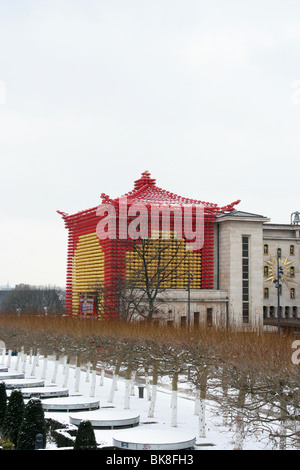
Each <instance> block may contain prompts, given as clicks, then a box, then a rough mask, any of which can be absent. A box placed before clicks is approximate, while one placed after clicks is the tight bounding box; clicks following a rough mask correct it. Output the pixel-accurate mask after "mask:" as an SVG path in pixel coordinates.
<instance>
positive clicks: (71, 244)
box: [57, 171, 240, 317]
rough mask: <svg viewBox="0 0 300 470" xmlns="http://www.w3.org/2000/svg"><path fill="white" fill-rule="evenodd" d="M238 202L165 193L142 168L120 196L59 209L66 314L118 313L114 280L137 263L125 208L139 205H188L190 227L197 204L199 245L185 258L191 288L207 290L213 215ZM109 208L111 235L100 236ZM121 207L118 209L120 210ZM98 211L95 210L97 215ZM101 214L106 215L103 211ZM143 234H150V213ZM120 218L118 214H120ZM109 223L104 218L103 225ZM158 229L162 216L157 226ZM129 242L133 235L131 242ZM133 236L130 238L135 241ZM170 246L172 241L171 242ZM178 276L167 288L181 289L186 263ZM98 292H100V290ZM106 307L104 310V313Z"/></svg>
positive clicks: (210, 282) (211, 261)
mask: <svg viewBox="0 0 300 470" xmlns="http://www.w3.org/2000/svg"><path fill="white" fill-rule="evenodd" d="M124 200H126V210H127V211H128V213H126V220H125V223H124V217H123V215H122V214H123V213H124V211H123V208H122V203H123V201H124ZM239 202H240V201H235V202H233V203H231V204H228V205H226V206H223V207H219V206H218V205H217V204H213V203H208V202H204V201H199V200H195V199H189V198H185V197H182V196H179V195H177V194H175V193H172V192H169V191H167V190H164V189H162V188H159V187H158V186H157V185H156V180H155V179H153V178H151V175H150V173H149V172H147V171H145V172H144V173H142V175H141V177H140V178H139V179H138V180H136V181H135V182H134V188H133V190H132V191H130V192H128V193H127V194H125V195H124V196H122V197H119V198H116V199H111V198H110V197H109V196H107V195H105V194H104V193H102V194H101V204H100V205H98V206H96V207H93V208H91V209H87V210H84V211H81V212H78V213H76V214H72V215H69V214H66V213H64V212H61V211H57V212H58V213H59V214H61V216H62V218H63V220H64V222H65V227H66V228H67V230H68V256H67V280H66V313H67V314H70V315H71V314H73V315H77V314H79V315H80V314H81V315H92V316H100V317H107V316H108V317H117V316H118V294H117V291H118V285H119V283H120V281H125V280H126V277H127V276H128V273H129V271H132V269H133V268H134V267H135V266H138V264H139V261H138V260H137V259H136V258H135V254H134V251H133V250H132V248H131V247H130V243H126V240H128V241H129V235H128V231H127V229H128V228H129V225H130V223H131V222H132V220H133V217H132V216H128V214H129V213H130V208H131V209H132V208H133V207H137V208H138V207H139V206H140V207H143V208H146V209H147V210H148V211H150V209H151V208H153V207H157V208H161V207H166V206H168V207H169V208H171V209H172V208H173V207H177V208H178V207H179V208H181V209H182V210H184V209H185V208H188V207H189V208H190V209H191V214H192V217H193V222H192V224H193V227H194V228H195V217H196V213H197V208H199V207H200V206H201V207H202V214H203V220H202V222H203V224H204V225H203V228H204V233H203V235H204V239H203V244H202V246H201V248H197V247H196V249H192V250H190V251H191V253H190V256H189V258H188V263H189V266H190V268H191V270H192V272H193V273H194V278H193V283H192V285H191V288H193V289H212V288H213V285H214V221H215V217H216V215H217V214H220V213H224V212H231V211H232V210H233V209H234V206H235V205H236V204H238V203H239ZM110 208H111V209H112V213H113V215H114V216H115V220H113V221H112V219H110V220H111V221H112V227H113V229H114V235H115V236H113V237H112V236H109V235H110V234H111V232H107V236H106V238H104V237H103V238H99V222H101V221H102V222H103V223H104V222H106V219H105V217H106V216H107V211H106V209H110ZM122 211H123V212H122ZM99 214H100V215H99ZM104 214H105V215H104ZM148 214H149V225H148V231H149V232H148V235H149V234H150V229H151V222H150V212H148ZM122 217H123V218H122ZM107 221H108V222H109V219H107ZM107 225H109V223H108V224H107ZM161 229H162V225H161V221H160V222H159V230H161ZM170 231H171V232H174V231H175V218H174V214H173V213H171V217H170ZM130 242H131V243H132V240H131V241H130ZM139 242H140V240H138V239H137V240H135V241H133V243H139ZM181 242H182V250H185V249H186V246H185V245H186V242H187V240H186V237H184V236H183V237H182V239H181ZM174 243H175V241H174ZM170 250H171V251H172V246H171V245H170ZM180 269H181V270H182V273H181V274H182V275H180V276H178V278H177V280H175V281H174V282H172V283H171V284H170V285H169V286H168V288H173V289H183V288H184V287H185V284H186V276H185V272H187V265H186V264H184V263H183V264H181V266H180ZM99 283H101V285H102V286H103V296H104V297H105V299H104V303H105V306H106V308H105V311H104V310H103V305H104V304H103V302H100V301H99V290H97V288H95V286H96V285H97V284H99ZM101 295H102V294H101ZM102 300H103V299H102ZM108 312H109V313H108Z"/></svg>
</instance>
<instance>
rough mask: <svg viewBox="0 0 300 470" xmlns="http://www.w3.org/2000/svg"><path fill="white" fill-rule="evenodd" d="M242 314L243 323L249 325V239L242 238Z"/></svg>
mask: <svg viewBox="0 0 300 470" xmlns="http://www.w3.org/2000/svg"><path fill="white" fill-rule="evenodd" d="M242 281H243V288H242V305H243V307H242V314H243V323H249V237H246V236H243V237H242Z"/></svg>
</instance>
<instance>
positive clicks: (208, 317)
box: [206, 308, 212, 326]
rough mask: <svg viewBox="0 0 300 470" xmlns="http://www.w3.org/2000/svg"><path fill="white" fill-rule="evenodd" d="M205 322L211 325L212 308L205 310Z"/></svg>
mask: <svg viewBox="0 0 300 470" xmlns="http://www.w3.org/2000/svg"><path fill="white" fill-rule="evenodd" d="M206 324H207V326H212V308H208V309H207V310H206Z"/></svg>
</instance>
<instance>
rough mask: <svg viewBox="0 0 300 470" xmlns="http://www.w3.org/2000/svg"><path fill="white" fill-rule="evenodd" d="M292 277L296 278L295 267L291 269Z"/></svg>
mask: <svg viewBox="0 0 300 470" xmlns="http://www.w3.org/2000/svg"><path fill="white" fill-rule="evenodd" d="M290 276H291V277H295V267H294V266H291V267H290Z"/></svg>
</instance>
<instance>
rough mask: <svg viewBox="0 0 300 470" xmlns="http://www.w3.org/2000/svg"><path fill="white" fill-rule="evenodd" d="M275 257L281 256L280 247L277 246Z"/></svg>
mask: <svg viewBox="0 0 300 470" xmlns="http://www.w3.org/2000/svg"><path fill="white" fill-rule="evenodd" d="M277 258H281V248H277Z"/></svg>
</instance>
